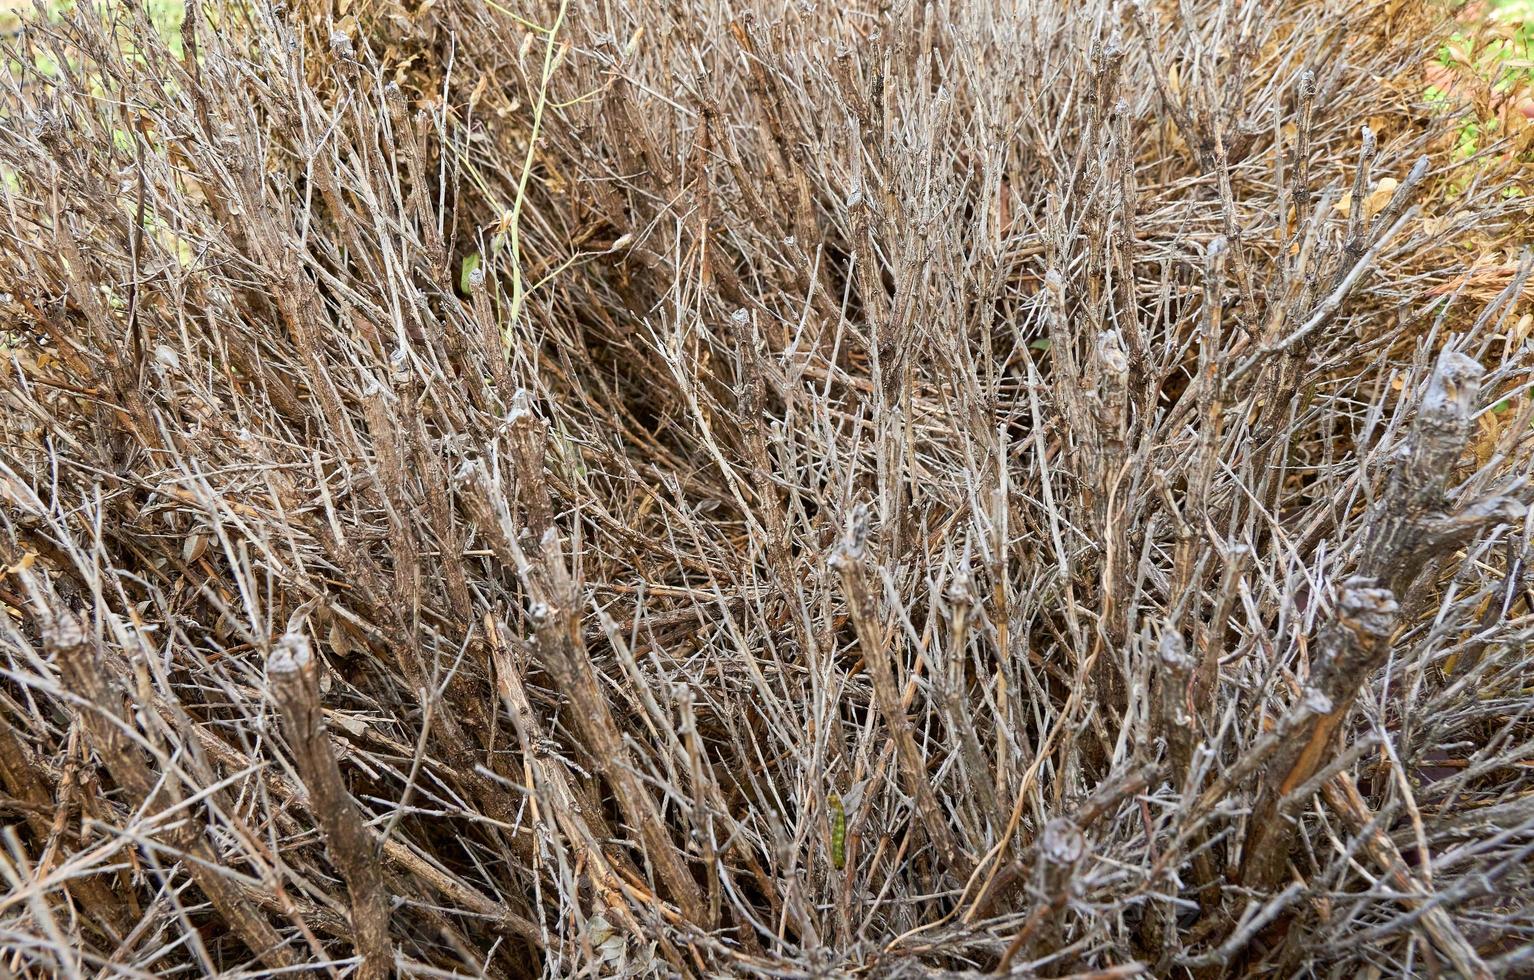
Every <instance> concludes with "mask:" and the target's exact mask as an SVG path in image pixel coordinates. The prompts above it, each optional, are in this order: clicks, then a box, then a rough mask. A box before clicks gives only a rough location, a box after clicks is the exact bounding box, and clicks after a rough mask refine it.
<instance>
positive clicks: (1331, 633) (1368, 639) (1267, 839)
mask: <svg viewBox="0 0 1534 980" xmlns="http://www.w3.org/2000/svg"><path fill="white" fill-rule="evenodd" d="M1399 616H1400V607H1399V606H1398V605H1397V604H1396V600H1395V596H1394V595H1392V594H1391V593H1390V591H1389V590H1387V589H1379V588H1373V587H1371V586H1370V585H1369V584H1368V583H1367V580H1362V579H1350V580H1349V581H1348V582H1346V583H1344V585H1343V588H1342V593H1341V595H1340V596H1339V597H1338V602H1337V614H1336V617H1335V619H1334V620H1333V621H1332V623H1331V625H1329V626H1328V627H1327V628H1326V629H1325V630H1324V631H1323V632H1322V634H1321V640H1320V648H1321V649H1320V658H1319V663H1318V664H1317V666H1316V669H1315V672H1314V675H1313V677H1312V683H1311V685H1310V687H1309V689H1308V690H1307V691H1306V695H1305V697H1304V698H1303V699H1302V700H1301V701H1300V703H1298V704H1297V705H1295V706H1294V707H1293V708H1291V709H1290V712H1289V717H1288V718H1287V719H1285V721H1286V722H1288V723H1290V724H1289V725H1287V726H1281V727H1291V728H1292V729H1293V730H1294V732H1295V735H1294V737H1292V738H1290V739H1288V740H1286V741H1285V742H1284V743H1283V744H1282V745H1281V746H1280V747H1279V748H1278V750H1277V751H1275V752H1274V753H1273V755H1272V757H1271V759H1270V760H1269V762H1268V765H1267V768H1266V771H1265V772H1264V774H1263V781H1262V788H1261V790H1260V791H1259V793H1258V796H1257V803H1256V805H1254V806H1253V807H1252V814H1251V817H1250V818H1249V821H1248V826H1247V836H1246V844H1245V847H1244V849H1243V853H1242V860H1241V878H1242V881H1243V882H1244V883H1245V884H1247V885H1248V886H1249V887H1252V888H1257V889H1261V890H1269V889H1272V888H1274V887H1275V886H1276V885H1277V883H1278V882H1279V881H1281V880H1282V878H1283V874H1284V867H1285V865H1286V864H1287V863H1288V860H1289V845H1290V843H1291V842H1292V841H1293V837H1294V827H1293V825H1292V824H1291V823H1290V822H1289V820H1288V817H1287V813H1288V811H1292V810H1293V809H1295V808H1296V807H1297V806H1298V804H1299V803H1300V802H1301V801H1298V800H1295V799H1290V798H1289V797H1290V795H1291V794H1292V793H1293V792H1294V790H1295V789H1296V788H1297V787H1299V786H1300V785H1301V784H1303V783H1305V782H1306V781H1307V780H1309V779H1310V778H1311V777H1312V776H1314V775H1315V774H1316V773H1317V772H1319V771H1320V770H1321V769H1322V767H1324V766H1325V765H1326V764H1327V762H1329V761H1330V760H1331V759H1332V758H1333V757H1334V756H1335V755H1336V753H1337V748H1338V746H1337V744H1336V736H1337V733H1338V730H1339V729H1340V727H1341V725H1342V723H1343V721H1344V720H1346V718H1347V715H1348V711H1349V709H1351V708H1352V706H1353V701H1354V699H1355V698H1356V697H1357V695H1358V689H1359V687H1360V686H1362V685H1363V684H1364V683H1365V682H1366V681H1367V680H1368V679H1369V677H1370V675H1372V674H1373V673H1374V671H1376V670H1378V669H1379V667H1380V665H1381V664H1382V663H1383V662H1384V660H1385V656H1386V654H1387V653H1388V652H1389V645H1390V635H1391V633H1392V632H1394V630H1395V624H1396V622H1397V620H1398V618H1399Z"/></svg>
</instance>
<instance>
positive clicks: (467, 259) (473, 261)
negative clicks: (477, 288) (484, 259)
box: [458, 252, 479, 293]
mask: <svg viewBox="0 0 1534 980" xmlns="http://www.w3.org/2000/svg"><path fill="white" fill-rule="evenodd" d="M478 268H479V253H478V252H470V253H469V254H468V255H465V256H464V257H463V265H462V267H460V268H459V270H458V288H459V289H461V290H463V291H464V292H465V293H467V292H468V291H469V277H470V276H472V275H473V274H474V270H475V269H478Z"/></svg>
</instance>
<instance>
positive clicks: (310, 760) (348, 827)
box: [266, 630, 394, 980]
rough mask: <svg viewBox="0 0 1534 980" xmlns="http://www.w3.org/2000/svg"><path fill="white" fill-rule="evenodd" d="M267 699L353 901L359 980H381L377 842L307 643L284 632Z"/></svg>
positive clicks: (386, 942)
mask: <svg viewBox="0 0 1534 980" xmlns="http://www.w3.org/2000/svg"><path fill="white" fill-rule="evenodd" d="M266 674H267V678H268V680H269V682H270V686H271V693H272V699H273V700H274V701H276V703H277V707H278V709H279V710H280V711H281V712H282V722H283V732H284V734H285V735H286V736H287V740H288V745H289V747H290V748H291V749H292V750H293V760H294V762H295V763H296V765H297V767H298V774H299V777H300V778H301V779H302V780H303V781H304V786H305V787H306V788H307V789H308V791H309V809H310V811H311V812H312V813H313V814H314V818H315V821H316V822H317V823H318V824H319V825H320V830H321V831H322V832H323V833H324V835H325V850H326V852H327V853H328V854H329V855H330V860H331V862H332V863H333V864H334V865H335V866H336V869H337V870H338V871H340V872H341V877H342V878H344V879H346V888H347V891H348V893H349V894H350V895H351V903H352V928H353V929H355V930H356V943H357V950H358V952H360V953H361V954H362V966H361V968H360V969H359V970H358V972H357V976H358V977H361V978H363V980H376V978H382V977H387V976H388V975H389V973H390V971H391V970H392V968H393V965H394V948H393V943H392V941H391V940H390V938H389V912H390V906H391V904H392V898H391V896H390V894H389V890H388V887H387V883H386V881H385V878H384V873H383V868H382V866H381V865H380V863H379V860H378V842H377V841H375V840H374V839H373V835H372V833H371V832H370V831H369V830H368V828H367V826H366V825H365V824H364V823H363V820H362V813H361V811H359V810H358V808H357V804H356V801H355V800H353V799H352V796H351V793H350V792H348V791H347V789H346V783H345V781H344V780H343V778H342V776H341V767H340V764H339V763H338V762H337V761H336V756H335V751H334V750H333V749H332V747H331V745H330V739H329V736H328V735H327V733H326V731H325V718H324V713H323V710H322V709H321V707H320V687H319V676H318V672H317V670H316V668H315V663H314V656H313V654H312V652H311V650H310V647H309V638H308V637H307V636H305V635H304V634H303V633H302V632H299V631H297V630H289V631H288V632H287V633H285V634H284V635H283V637H282V638H281V639H280V640H278V641H277V643H276V644H275V646H274V647H273V649H272V652H271V654H270V656H268V658H267V661H266Z"/></svg>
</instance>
